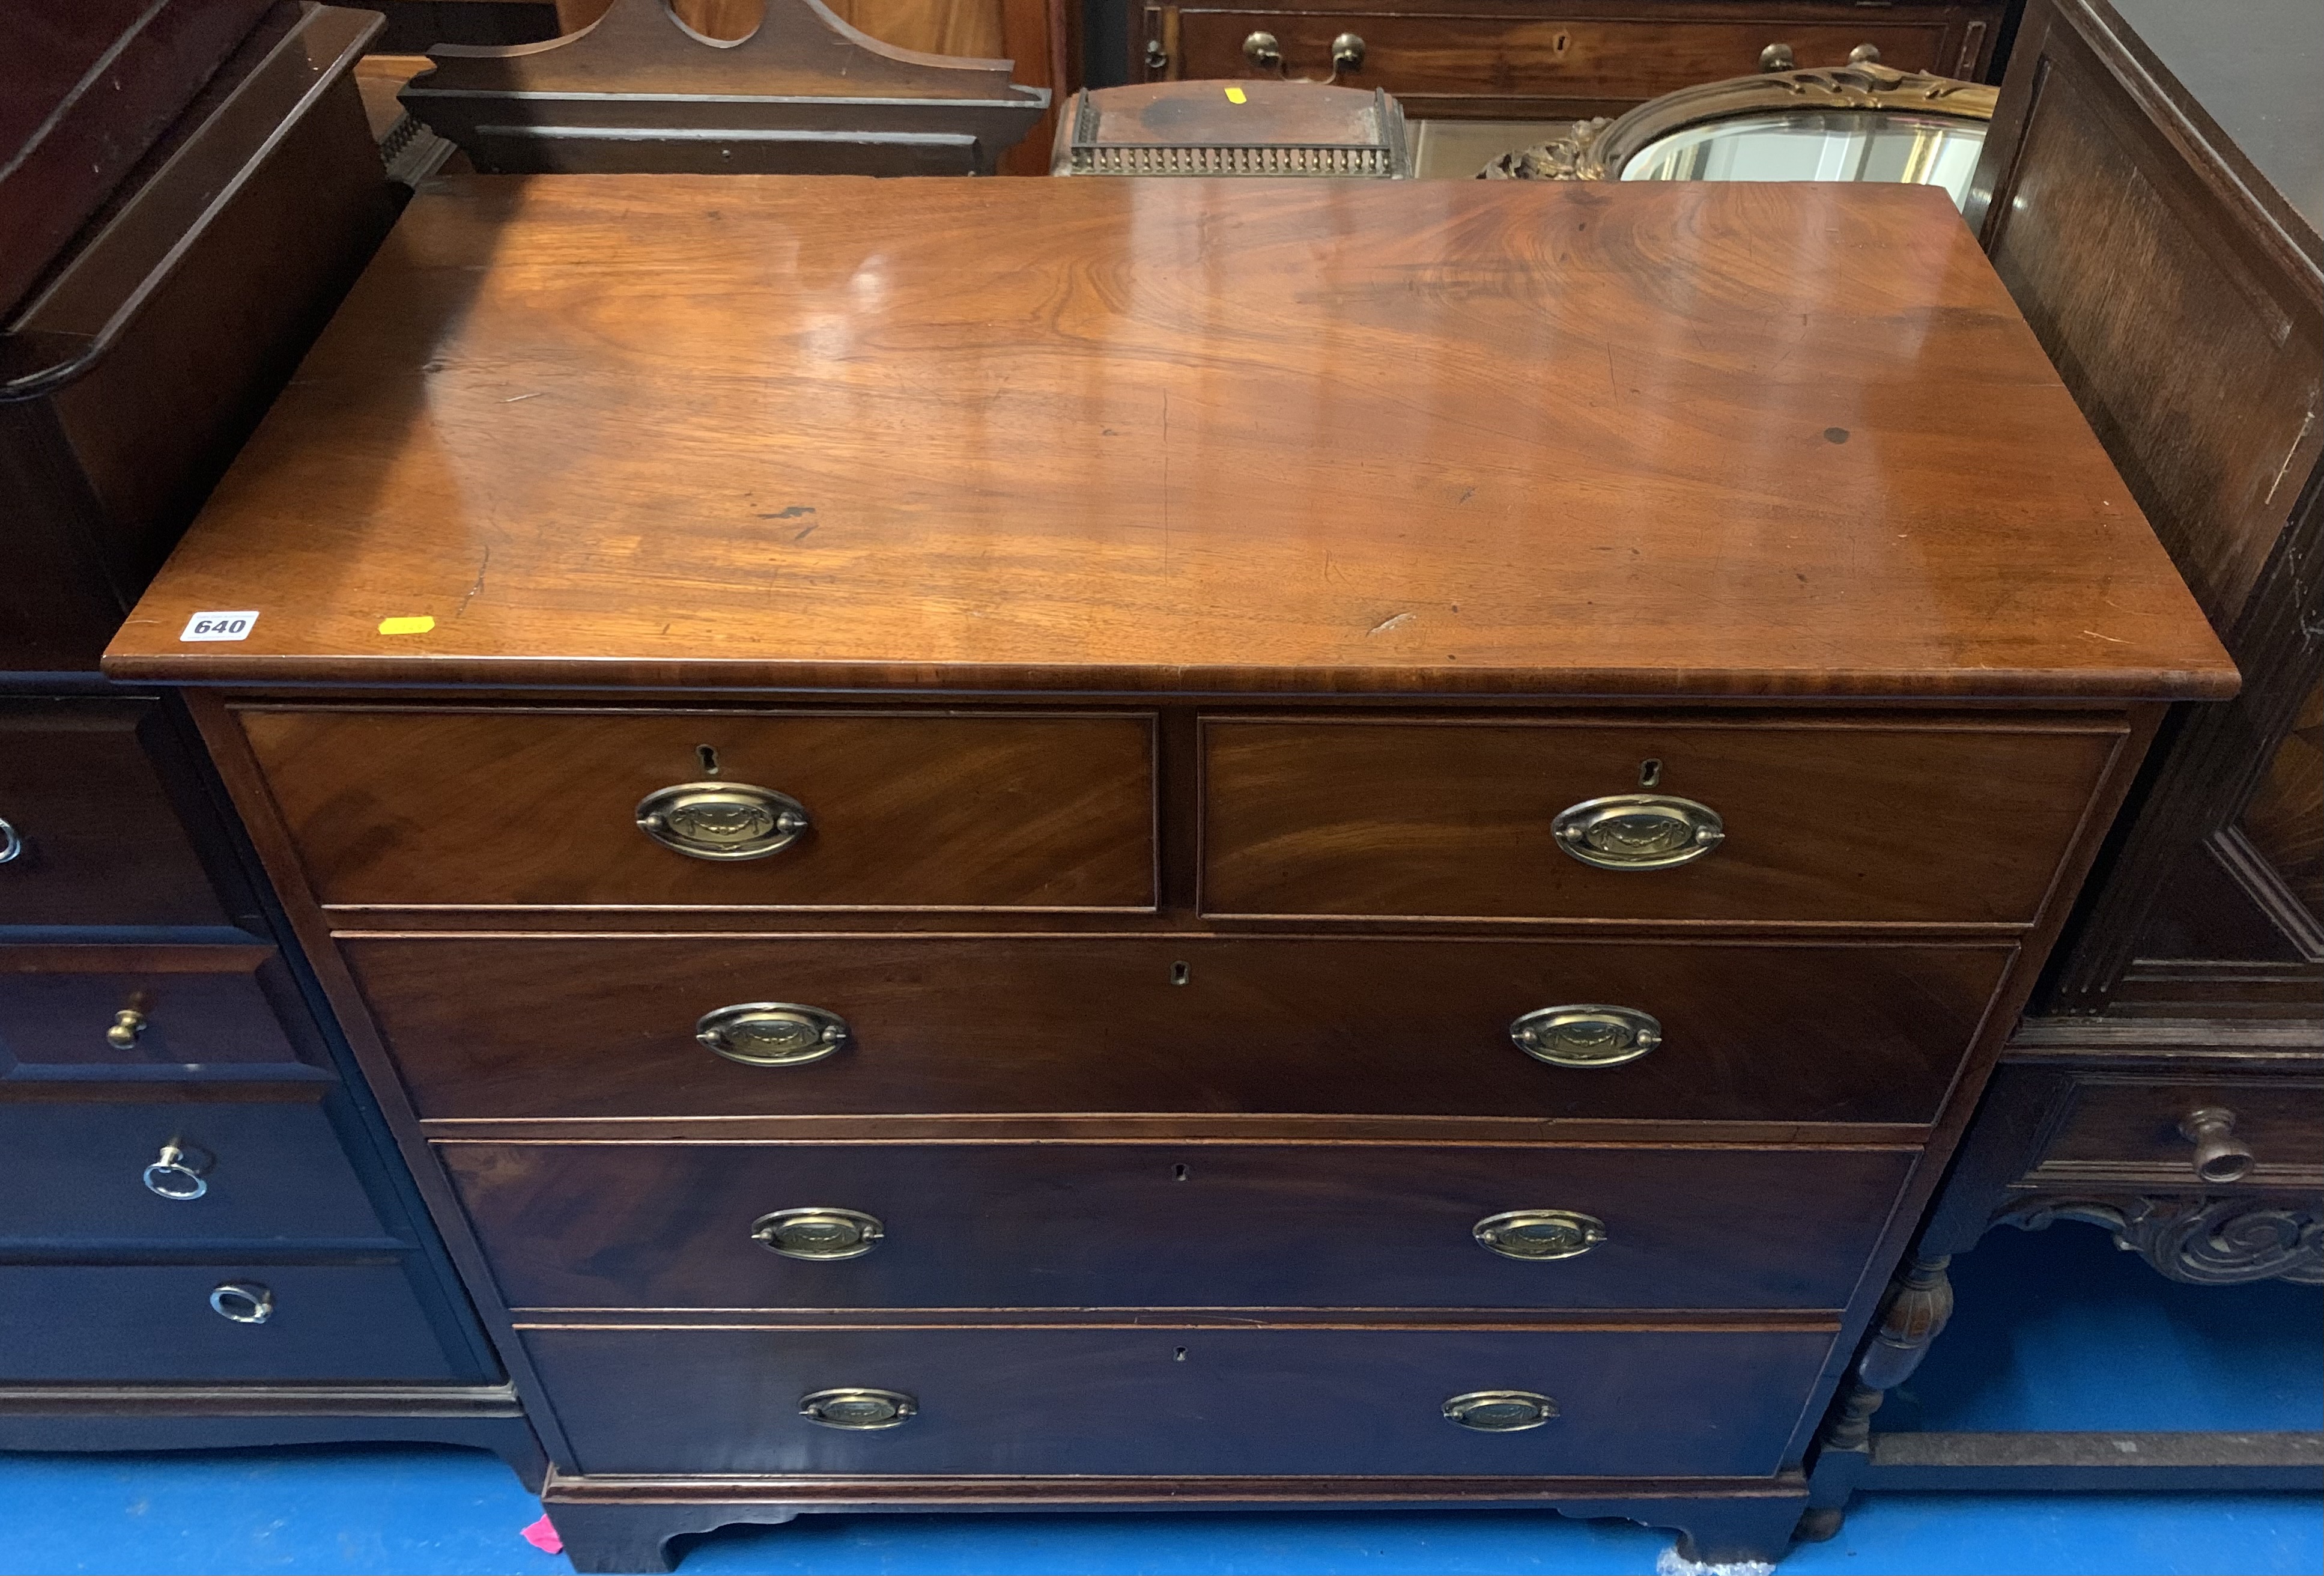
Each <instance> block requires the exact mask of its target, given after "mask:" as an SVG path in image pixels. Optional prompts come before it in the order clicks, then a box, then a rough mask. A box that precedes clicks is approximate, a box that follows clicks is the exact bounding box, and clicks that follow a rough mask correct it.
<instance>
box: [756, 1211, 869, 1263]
mask: <svg viewBox="0 0 2324 1576" xmlns="http://www.w3.org/2000/svg"><path fill="white" fill-rule="evenodd" d="M887 1234H888V1229H887V1228H886V1227H884V1226H882V1225H881V1223H880V1218H879V1217H878V1216H877V1215H867V1214H865V1213H864V1212H863V1211H862V1210H831V1209H821V1208H810V1209H800V1210H776V1211H775V1212H774V1213H773V1214H771V1215H761V1216H760V1217H759V1218H758V1219H755V1220H753V1221H752V1222H751V1237H752V1240H753V1241H755V1242H757V1243H758V1245H759V1246H760V1247H763V1248H765V1249H766V1250H767V1251H768V1252H770V1253H779V1254H781V1255H782V1256H784V1257H785V1258H862V1256H864V1255H865V1254H867V1253H869V1252H871V1250H872V1249H873V1248H875V1247H879V1246H880V1241H881V1238H883V1237H885V1236H886V1235H887Z"/></svg>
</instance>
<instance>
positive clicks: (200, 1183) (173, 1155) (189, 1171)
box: [145, 1144, 211, 1203]
mask: <svg viewBox="0 0 2324 1576" xmlns="http://www.w3.org/2000/svg"><path fill="white" fill-rule="evenodd" d="M210 1164H211V1161H210V1157H209V1156H208V1155H207V1154H201V1153H200V1152H199V1151H191V1152H189V1151H188V1150H185V1149H181V1148H180V1147H179V1146H178V1145H175V1144H164V1145H161V1154H158V1155H156V1156H154V1158H153V1163H152V1164H151V1165H149V1166H147V1167H146V1168H145V1191H147V1192H149V1193H152V1195H153V1196H154V1197H156V1198H161V1199H174V1200H176V1201H178V1202H180V1203H187V1202H190V1201H193V1200H195V1199H198V1198H200V1197H201V1196H202V1195H203V1194H204V1193H207V1192H208V1191H210V1184H209V1180H208V1178H207V1177H205V1176H203V1175H202V1173H204V1172H206V1171H208V1169H209V1168H210Z"/></svg>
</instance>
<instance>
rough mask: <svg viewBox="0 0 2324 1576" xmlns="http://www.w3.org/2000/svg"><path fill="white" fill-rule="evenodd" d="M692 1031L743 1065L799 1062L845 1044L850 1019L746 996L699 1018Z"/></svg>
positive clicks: (835, 1050)
mask: <svg viewBox="0 0 2324 1576" xmlns="http://www.w3.org/2000/svg"><path fill="white" fill-rule="evenodd" d="M694 1037H695V1038H696V1039H697V1040H699V1041H701V1042H702V1043H704V1044H705V1045H707V1046H709V1047H710V1049H712V1050H713V1051H715V1052H718V1054H719V1055H721V1056H724V1058H726V1060H727V1061H739V1062H741V1063H742V1065H743V1066H745V1067H798V1066H801V1065H804V1064H805V1063H807V1062H809V1061H822V1060H823V1059H824V1058H825V1057H826V1056H831V1055H835V1054H836V1053H838V1052H841V1051H843V1050H844V1049H846V1047H847V1043H848V1042H849V1040H850V1039H852V1038H853V1035H852V1034H851V1033H850V1031H849V1029H848V1027H847V1020H846V1019H845V1018H843V1017H841V1016H840V1015H838V1014H837V1013H827V1012H825V1011H824V1010H823V1009H822V1008H821V1007H814V1006H799V1005H798V1003H796V1002H788V1001H746V1002H738V1003H736V1004H735V1005H734V1006H723V1007H716V1008H714V1009H712V1010H711V1011H709V1012H706V1013H705V1014H703V1015H702V1016H701V1017H699V1018H697V1019H696V1020H695V1024H694Z"/></svg>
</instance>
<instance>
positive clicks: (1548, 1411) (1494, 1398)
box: [1444, 1390, 1557, 1433]
mask: <svg viewBox="0 0 2324 1576" xmlns="http://www.w3.org/2000/svg"><path fill="white" fill-rule="evenodd" d="M1556 1415H1557V1403H1556V1402H1554V1401H1553V1400H1551V1399H1550V1398H1549V1397H1548V1396H1546V1395H1537V1394H1535V1392H1534V1391H1531V1390H1471V1391H1470V1392H1469V1393H1468V1394H1467V1395H1455V1396H1453V1397H1452V1399H1451V1400H1450V1401H1447V1402H1446V1403H1444V1416H1445V1419H1446V1421H1448V1422H1452V1423H1459V1424H1460V1425H1461V1426H1462V1427H1463V1428H1473V1429H1475V1430H1476V1431H1477V1432H1480V1433H1518V1432H1523V1431H1524V1430H1526V1429H1528V1428H1539V1427H1540V1426H1541V1425H1542V1424H1543V1423H1547V1422H1548V1421H1549V1420H1550V1419H1551V1418H1553V1417H1554V1416H1556Z"/></svg>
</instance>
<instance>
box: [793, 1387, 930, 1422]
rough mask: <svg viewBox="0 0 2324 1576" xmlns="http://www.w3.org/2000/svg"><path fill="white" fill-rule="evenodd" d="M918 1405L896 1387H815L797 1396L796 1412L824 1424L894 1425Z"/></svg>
mask: <svg viewBox="0 0 2324 1576" xmlns="http://www.w3.org/2000/svg"><path fill="white" fill-rule="evenodd" d="M919 1409H920V1404H919V1403H918V1402H917V1401H915V1400H913V1399H912V1398H911V1397H910V1396H909V1395H905V1394H904V1393H903V1392H901V1391H899V1390H860V1389H846V1390H817V1391H816V1392H815V1393H814V1394H812V1395H802V1396H800V1397H799V1415H800V1416H802V1417H804V1418H806V1419H807V1421H808V1422H810V1423H821V1424H823V1425H824V1427H825V1428H854V1429H866V1428H894V1427H896V1426H897V1425H898V1424H899V1423H908V1422H909V1421H910V1420H911V1418H912V1415H913V1414H915V1413H917V1412H918V1411H919Z"/></svg>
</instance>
